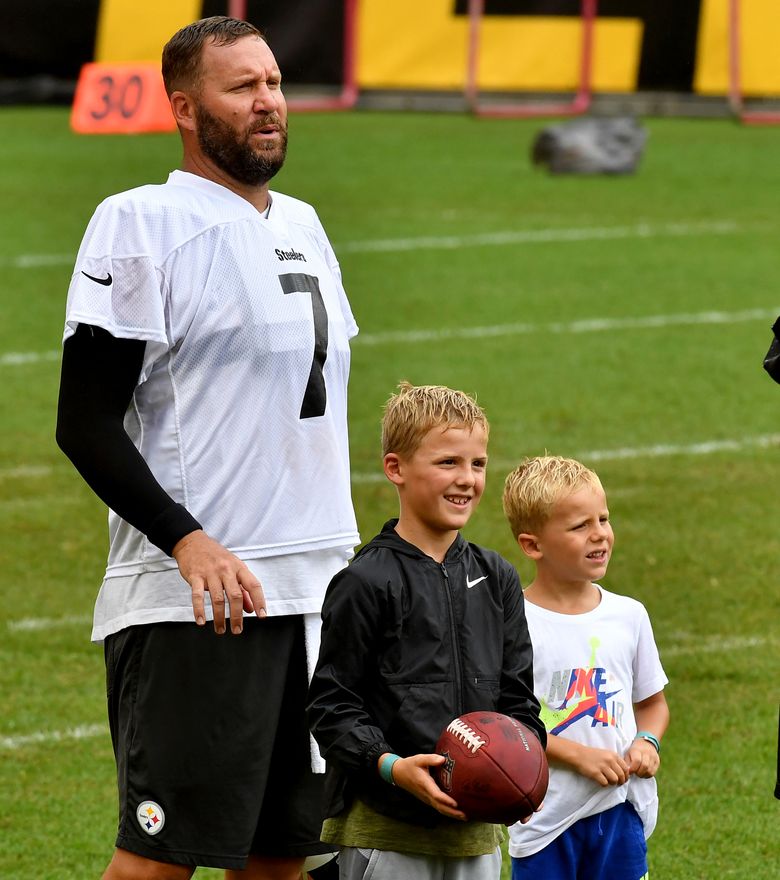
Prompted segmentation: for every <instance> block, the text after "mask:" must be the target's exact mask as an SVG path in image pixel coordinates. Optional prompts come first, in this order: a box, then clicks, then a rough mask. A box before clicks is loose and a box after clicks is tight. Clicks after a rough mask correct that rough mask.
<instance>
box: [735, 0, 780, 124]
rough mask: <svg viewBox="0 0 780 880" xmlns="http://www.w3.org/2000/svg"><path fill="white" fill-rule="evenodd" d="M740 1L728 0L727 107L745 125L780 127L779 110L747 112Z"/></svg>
mask: <svg viewBox="0 0 780 880" xmlns="http://www.w3.org/2000/svg"><path fill="white" fill-rule="evenodd" d="M741 7H742V4H741V2H740V0H729V106H730V107H731V111H732V113H734V115H735V116H736V117H737V118H738V119H739V120H740V122H744V123H745V124H746V125H780V110H748V109H747V108H746V107H745V98H744V95H743V93H742V70H741V66H742V65H741V61H742V49H741V28H740V24H741V12H742V8H741Z"/></svg>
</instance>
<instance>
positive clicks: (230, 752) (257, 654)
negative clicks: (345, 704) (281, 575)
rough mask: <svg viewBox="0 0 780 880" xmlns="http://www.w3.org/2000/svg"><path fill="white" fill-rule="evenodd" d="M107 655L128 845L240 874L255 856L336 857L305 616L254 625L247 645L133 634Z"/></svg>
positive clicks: (146, 629) (160, 632)
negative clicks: (311, 720)
mask: <svg viewBox="0 0 780 880" xmlns="http://www.w3.org/2000/svg"><path fill="white" fill-rule="evenodd" d="M105 656H106V678H107V692H108V714H109V723H110V726H111V738H112V740H113V744H114V754H115V756H116V763H117V780H118V786H119V834H118V836H117V840H116V845H117V846H118V847H120V848H122V849H126V850H129V851H130V852H133V853H137V854H138V855H141V856H145V857H146V858H150V859H154V860H156V861H160V862H173V863H176V864H181V865H203V866H206V867H214V868H233V869H241V868H243V867H244V866H245V864H246V859H247V856H248V855H249V854H250V853H254V854H257V855H267V856H307V855H313V854H316V853H322V852H328V851H329V850H331V849H332V847H331V846H328V845H325V844H322V843H320V840H319V838H320V830H321V826H322V782H323V779H324V777H323V776H321V775H316V774H314V773H312V771H311V752H310V746H309V735H308V731H307V728H306V723H305V706H306V693H307V686H308V676H307V672H306V656H305V645H304V635H303V619H302V618H301V617H298V616H287V617H268V618H265V619H262V620H257V619H255V618H248V619H245V620H244V632H243V633H242V634H241V635H240V636H233V635H230V633H225V634H224V635H222V636H218V635H216V634H215V633H214V629H213V627H211V626H210V625H207V626H204V627H198V626H196V625H195V624H194V623H192V624H189V623H160V624H150V625H144V626H133V627H129V628H128V629H125V630H122V631H121V632H119V633H116V634H114V635H111V636H109V637H108V638H107V639H106V641H105Z"/></svg>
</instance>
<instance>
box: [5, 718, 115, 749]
mask: <svg viewBox="0 0 780 880" xmlns="http://www.w3.org/2000/svg"><path fill="white" fill-rule="evenodd" d="M108 735H109V733H108V725H107V724H82V725H80V726H79V727H67V728H66V729H65V730H36V731H35V732H34V733H26V734H20V735H18V736H0V750H6V751H14V750H16V749H23V748H25V746H37V745H43V744H46V743H56V742H64V741H66V740H70V739H91V738H93V737H96V736H106V737H108Z"/></svg>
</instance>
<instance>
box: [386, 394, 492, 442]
mask: <svg viewBox="0 0 780 880" xmlns="http://www.w3.org/2000/svg"><path fill="white" fill-rule="evenodd" d="M475 425H481V426H482V427H483V428H484V429H485V435H486V436H487V434H488V432H489V425H488V420H487V416H486V415H485V412H484V410H483V409H482V407H481V406H479V404H478V403H477V402H476V400H474V398H473V397H469V395H468V394H466V393H465V392H463V391H454V390H453V389H452V388H446V387H445V386H444V385H412V384H410V383H409V382H401V384H400V385H399V386H398V392H397V393H396V394H393V395H391V397H390V399H389V400H388V401H387V403H386V404H385V410H384V416H383V417H382V454H383V455H387V453H388V452H394V453H396V454H397V455H402V456H407V457H408V456H410V455H413V454H414V453H415V452H416V450H417V449H418V447H419V446H420V444H421V443H422V441H423V438H424V437H425V435H426V434H427V433H428V431H430V430H431V428H437V427H443V428H469V429H472V430H473V428H474V426H475Z"/></svg>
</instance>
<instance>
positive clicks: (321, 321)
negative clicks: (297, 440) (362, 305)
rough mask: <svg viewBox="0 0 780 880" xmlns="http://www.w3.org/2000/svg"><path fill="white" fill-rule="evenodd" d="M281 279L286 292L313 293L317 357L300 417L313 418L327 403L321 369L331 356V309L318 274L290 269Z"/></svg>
mask: <svg viewBox="0 0 780 880" xmlns="http://www.w3.org/2000/svg"><path fill="white" fill-rule="evenodd" d="M279 282H280V284H281V285H282V290H283V291H284V293H310V294H311V310H312V317H313V319H314V357H313V358H312V363H311V372H310V373H309V381H308V382H307V383H306V391H305V392H304V395H303V403H302V404H301V413H300V416H299V418H301V419H311V418H314V417H315V416H321V415H324V414H325V405H326V403H327V393H326V391H325V376H324V375H323V372H322V368H323V366H324V365H325V360H326V358H327V357H328V312H327V309H326V308H325V302H324V300H323V299H322V294H321V293H320V282H319V280H318V279H317V278H316V276H314V275H305V274H303V273H299V272H291V273H289V274H288V275H280V276H279Z"/></svg>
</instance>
